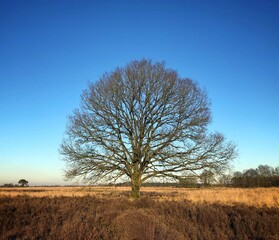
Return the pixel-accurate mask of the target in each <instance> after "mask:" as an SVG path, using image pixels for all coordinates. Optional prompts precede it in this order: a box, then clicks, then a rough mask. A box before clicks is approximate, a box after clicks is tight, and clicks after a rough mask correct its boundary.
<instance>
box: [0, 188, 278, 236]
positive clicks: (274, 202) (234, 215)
mask: <svg viewBox="0 0 279 240" xmlns="http://www.w3.org/2000/svg"><path fill="white" fill-rule="evenodd" d="M129 190H130V189H129V188H127V187H117V188H114V187H28V188H1V189H0V239H1V240H2V239H3V240H4V239H7V240H19V239H20V240H21V239H24V240H27V239H28V240H33V239H34V240H35V239H36V240H37V239H38V240H39V239H40V240H47V239H58V240H59V239H62V240H64V239H65V240H76V239H80V240H81V239H83V240H84V239H85V240H87V239H96V240H100V239H103V240H118V239H120V240H130V239H134V240H153V239H154V240H155V239H158V240H163V239H164V240H188V239H191V240H198V239H205V240H206V239H209V240H210V239H214V240H226V239H227V240H233V239H247V240H248V239H268V240H278V239H279V224H278V222H279V205H278V194H279V189H277V188H266V189H264V188H259V189H233V188H232V189H228V188H212V189H180V188H162V187H160V188H154V187H153V188H151V187H146V188H143V191H142V195H143V196H142V197H141V198H140V199H138V200H134V201H131V200H130V199H129V198H128V196H129Z"/></svg>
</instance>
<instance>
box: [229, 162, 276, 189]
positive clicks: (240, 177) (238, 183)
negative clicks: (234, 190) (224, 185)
mask: <svg viewBox="0 0 279 240" xmlns="http://www.w3.org/2000/svg"><path fill="white" fill-rule="evenodd" d="M231 185H232V186H233V187H275V186H279V167H275V168H273V167H271V166H268V165H259V166H258V168H256V169H254V168H250V169H247V170H245V171H243V172H239V171H237V172H234V173H233V176H232V178H231Z"/></svg>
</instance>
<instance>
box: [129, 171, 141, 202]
mask: <svg viewBox="0 0 279 240" xmlns="http://www.w3.org/2000/svg"><path fill="white" fill-rule="evenodd" d="M131 187H132V191H131V197H132V198H139V197H140V187H141V179H140V176H139V173H138V172H135V173H134V175H133V176H132V179H131Z"/></svg>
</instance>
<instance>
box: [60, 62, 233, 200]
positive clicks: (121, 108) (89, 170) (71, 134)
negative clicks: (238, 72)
mask: <svg viewBox="0 0 279 240" xmlns="http://www.w3.org/2000/svg"><path fill="white" fill-rule="evenodd" d="M210 121H211V113H210V109H209V101H208V98H207V94H206V92H205V91H204V90H202V89H201V88H200V87H199V86H198V84H197V83H196V82H194V81H192V80H190V79H187V78H180V77H179V76H178V74H177V72H176V71H174V70H171V69H167V68H166V67H165V65H164V64H163V63H154V64H153V63H152V62H151V61H149V60H141V61H133V62H131V63H129V64H128V65H126V67H124V68H116V69H115V70H114V71H113V72H111V73H106V74H104V75H103V77H102V78H101V79H100V80H99V81H97V82H94V83H91V84H90V85H89V87H88V89H87V90H85V91H84V92H83V94H82V97H81V106H80V109H77V110H75V111H74V113H73V114H72V115H71V116H70V117H69V124H68V127H67V131H66V138H65V139H64V141H63V143H62V145H61V148H60V152H61V153H62V154H63V155H64V156H65V161H66V163H67V166H68V169H67V170H66V178H67V179H73V178H75V177H80V178H81V179H83V180H85V181H99V180H102V179H105V180H111V179H114V180H116V179H119V178H121V177H123V176H126V177H128V178H129V179H130V182H131V187H132V192H131V196H132V197H139V195H140V187H141V184H142V183H143V182H144V181H147V180H148V179H150V178H154V177H171V178H175V179H177V180H179V179H180V177H181V173H182V172H185V171H190V172H191V173H194V172H196V171H199V170H201V169H205V168H206V169H217V168H220V167H223V166H224V165H227V164H228V163H229V161H230V160H231V159H233V158H234V157H235V146H234V144H232V143H230V142H229V143H226V142H225V140H224V136H223V135H222V134H220V133H214V134H212V133H208V132H207V126H208V124H209V123H210Z"/></svg>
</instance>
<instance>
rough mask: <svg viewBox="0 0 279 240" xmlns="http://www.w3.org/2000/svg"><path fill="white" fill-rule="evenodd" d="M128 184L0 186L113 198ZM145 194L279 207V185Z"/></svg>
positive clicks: (12, 192) (22, 192) (148, 190)
mask: <svg viewBox="0 0 279 240" xmlns="http://www.w3.org/2000/svg"><path fill="white" fill-rule="evenodd" d="M129 191H130V188H129V187H103V186H102V187H27V188H0V197H3V196H9V197H14V196H30V197H61V196H64V197H84V196H94V197H99V198H111V197H121V196H129ZM142 196H148V197H150V198H151V199H153V200H159V201H166V200H171V201H183V200H188V201H191V202H193V203H218V204H222V205H229V206H234V205H238V204H244V205H247V206H254V207H275V208H279V188H174V187H143V188H142Z"/></svg>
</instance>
